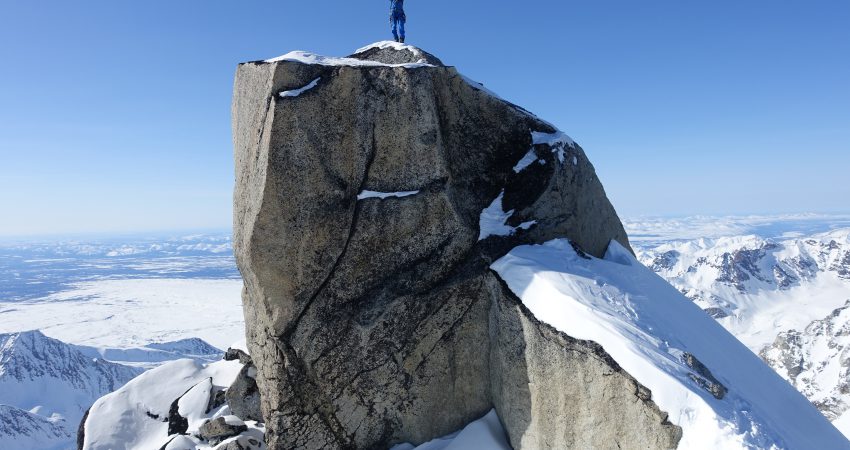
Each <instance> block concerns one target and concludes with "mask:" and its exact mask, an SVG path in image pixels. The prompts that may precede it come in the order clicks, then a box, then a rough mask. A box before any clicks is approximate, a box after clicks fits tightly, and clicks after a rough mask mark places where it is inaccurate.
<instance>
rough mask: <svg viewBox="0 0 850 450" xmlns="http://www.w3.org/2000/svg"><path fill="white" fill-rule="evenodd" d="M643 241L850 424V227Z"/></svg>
mask: <svg viewBox="0 0 850 450" xmlns="http://www.w3.org/2000/svg"><path fill="white" fill-rule="evenodd" d="M635 247H636V251H637V253H638V257H639V259H640V261H641V262H642V263H643V264H644V265H646V266H647V267H649V268H651V269H652V270H653V271H655V272H656V273H657V274H658V275H660V276H662V277H663V278H664V279H666V280H667V281H669V282H670V283H671V284H672V285H673V286H674V287H676V288H677V289H679V290H680V291H681V292H682V293H683V294H685V295H686V296H687V297H688V298H690V299H691V300H693V301H694V302H695V303H697V304H698V305H699V306H700V307H702V308H703V309H704V310H705V311H706V312H707V313H709V314H710V315H711V316H713V317H715V318H716V319H717V320H718V321H719V322H720V323H721V324H722V325H723V326H724V327H726V328H727V329H728V330H729V331H731V332H732V333H733V334H734V335H735V336H736V337H738V338H739V339H740V340H741V341H742V342H743V343H744V344H746V345H747V346H748V347H749V348H750V349H751V350H752V351H753V352H755V353H757V354H759V355H760V356H761V357H762V358H763V359H764V360H765V361H767V362H768V364H770V366H771V367H772V368H773V369H774V370H776V371H777V372H778V373H779V374H780V375H781V376H782V377H783V378H785V379H786V380H788V381H789V382H791V383H792V384H793V385H794V386H795V387H797V389H799V390H800V391H801V392H802V393H803V394H805V395H806V396H807V397H808V398H809V400H811V401H812V402H813V403H814V404H815V405H816V406H817V407H818V409H820V410H821V412H822V413H824V414H825V415H826V416H827V417H828V418H829V419H831V420H833V421H835V423H836V425H838V426H839V428H843V430H844V431H845V433H850V426H848V425H850V413H848V410H850V381H848V380H850V338H849V337H848V336H850V311H849V310H848V309H850V228H846V229H838V230H831V231H826V232H822V233H815V234H811V235H800V233H799V232H788V231H786V232H784V233H781V234H780V235H779V236H776V237H764V236H758V235H753V234H749V235H740V236H725V237H718V238H700V239H684V240H680V239H673V240H668V241H665V240H660V241H658V240H656V241H640V240H637V241H636V246H635Z"/></svg>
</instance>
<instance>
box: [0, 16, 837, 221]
mask: <svg viewBox="0 0 850 450" xmlns="http://www.w3.org/2000/svg"><path fill="white" fill-rule="evenodd" d="M0 6H2V8H0V11H2V13H0V41H2V42H3V44H2V45H0V61H2V70H0V157H2V164H0V192H2V194H0V211H2V217H3V220H0V235H21V234H42V233H71V232H86V231H87V232H130V231H145V230H151V231H153V230H168V229H190V228H225V227H228V226H229V224H230V215H231V206H230V202H231V189H232V183H233V173H232V162H231V152H232V148H231V140H230V99H231V86H232V78H233V74H234V70H235V67H236V64H237V63H238V62H240V61H247V60H256V59H263V58H268V57H272V56H277V55H279V54H282V53H286V52H288V51H290V50H295V49H300V50H310V51H314V52H316V53H322V54H330V55H345V54H348V53H351V51H353V50H354V49H356V48H358V47H360V46H362V45H365V44H368V43H370V42H374V41H378V40H381V39H386V38H387V37H388V36H389V31H388V29H387V17H386V16H387V9H388V2H387V1H383V0H375V1H369V2H367V1H363V0H359V1H350V0H349V1H342V0H325V1H322V2H318V1H301V2H293V1H276V2H269V1H263V2H260V1H244V2H238V3H237V2H232V1H220V0H215V1H213V0H203V1H202V0H180V1H173V0H167V1H166V0H147V1H115V0H86V1H79V2H77V1H74V2H71V1H67V0H61V1H60V0H51V1H41V0H28V1H19V0H0ZM407 12H408V18H409V23H408V34H409V38H408V41H409V42H410V43H413V44H415V45H418V46H420V47H422V48H424V49H426V50H428V51H431V52H432V53H434V54H436V55H438V56H439V57H441V58H442V59H443V61H444V62H446V63H448V64H452V65H456V66H458V68H459V69H460V70H461V71H462V72H464V73H465V74H466V75H468V76H470V77H472V78H474V79H477V80H479V81H482V82H484V83H485V84H486V85H487V86H488V87H489V88H491V89H493V90H494V91H496V92H498V93H500V94H501V95H502V96H503V97H505V98H507V99H510V100H512V101H514V102H516V103H518V104H520V105H523V106H524V107H526V108H527V109H529V110H531V111H533V112H535V113H537V114H538V115H540V116H541V117H543V118H545V119H547V120H549V121H551V122H553V123H555V124H556V125H557V126H559V127H560V128H561V129H563V130H564V131H565V132H567V133H568V134H570V135H571V136H572V137H573V138H575V139H576V140H577V141H578V142H579V143H580V144H581V145H582V146H583V147H584V148H585V150H586V151H587V153H588V155H589V156H590V158H591V160H592V161H593V162H594V164H595V165H596V168H597V171H598V172H599V174H600V177H601V178H602V181H603V183H604V184H605V187H606V190H607V191H608V193H609V195H610V197H611V199H612V201H613V202H614V204H615V206H616V207H617V209H618V211H619V212H620V213H621V215H624V216H635V215H686V214H746V213H780V212H802V211H813V212H847V211H850V205H848V200H847V199H848V198H850V183H848V182H847V179H848V174H849V173H850V170H848V169H849V168H850V25H848V24H850V2H847V1H846V0H830V1H827V0H809V1H783V2H777V1H763V0H747V1H740V0H735V1H732V0H720V1H711V2H708V1H702V2H696V1H681V0H678V1H668V0H662V1H653V0H649V1H644V2H637V1H634V0H620V1H605V0H592V1H591V0H585V1H564V0H551V1H536V2H515V1H491V2H484V1H462V2H461V1H457V0H454V1H450V0H428V1H422V0H408V2H407Z"/></svg>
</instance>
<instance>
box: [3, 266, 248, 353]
mask: <svg viewBox="0 0 850 450" xmlns="http://www.w3.org/2000/svg"><path fill="white" fill-rule="evenodd" d="M241 290H242V280H205V279H138V280H103V281H92V282H84V283H77V284H75V285H74V286H73V288H72V289H70V290H67V291H62V292H59V293H56V294H51V295H49V296H48V297H46V298H43V299H41V300H38V301H28V302H15V303H6V302H0V333H11V332H16V331H23V330H32V329H38V330H41V331H42V332H43V333H44V334H46V335H48V336H50V337H52V338H55V339H59V340H61V341H63V342H67V343H71V344H77V345H85V346H90V347H106V348H134V347H142V346H145V345H147V344H150V343H152V342H169V341H177V340H180V339H187V338H200V339H203V340H204V341H206V342H208V343H210V344H212V345H213V346H215V347H217V348H220V349H227V347H228V346H229V345H230V344H232V343H233V342H234V341H237V340H240V339H243V336H244V333H245V331H244V329H245V328H244V327H245V325H244V320H243V317H242V297H241Z"/></svg>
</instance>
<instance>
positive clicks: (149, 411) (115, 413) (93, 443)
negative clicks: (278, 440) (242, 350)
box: [83, 359, 263, 450]
mask: <svg viewBox="0 0 850 450" xmlns="http://www.w3.org/2000/svg"><path fill="white" fill-rule="evenodd" d="M241 369H242V364H240V362H239V361H219V362H215V363H212V364H208V365H204V364H201V363H199V362H197V361H193V360H188V359H185V360H179V361H173V362H170V363H167V364H164V365H162V366H160V367H157V368H155V369H152V370H149V371H147V372H145V373H144V374H142V375H141V376H139V377H137V378H136V379H134V380H132V381H130V382H129V383H127V385H125V386H124V387H122V388H121V389H119V390H117V391H115V392H113V393H111V394H109V395H107V396H105V397H103V398H101V399H99V400H98V401H97V402H96V403H95V404H94V405H93V406H92V408H91V410H90V412H89V415H88V418H87V420H86V423H85V427H84V431H85V433H84V444H83V448H84V449H85V450H119V449H128V450H129V449H138V450H147V449H158V448H162V447H166V444H169V443H170V442H172V440H177V442H175V443H174V447H173V448H175V449H177V448H179V449H185V448H191V449H192V450H195V449H196V448H197V449H207V448H211V446H210V445H209V443H204V442H202V441H200V440H199V439H198V438H197V436H196V435H197V434H198V430H199V428H200V426H201V425H202V424H203V423H204V422H206V421H208V420H210V419H215V418H218V417H225V418H227V420H228V423H244V424H245V425H246V426H247V428H248V429H247V431H246V433H247V434H245V435H244V436H243V438H248V437H250V438H252V439H255V440H256V441H257V442H261V441H262V435H263V427H262V424H257V423H256V422H248V421H246V422H241V421H239V420H238V419H236V418H233V417H232V416H229V413H230V409H229V407H228V406H227V405H219V406H216V407H210V406H211V404H212V401H213V399H214V397H215V395H214V394H215V392H217V391H220V390H222V389H226V388H228V387H229V386H230V385H231V384H233V382H234V380H235V379H236V377H237V374H238V373H239V371H240V370H241ZM172 405H177V411H173V409H172ZM175 412H179V414H180V415H181V416H182V417H185V418H186V419H187V426H188V428H186V431H185V433H186V435H185V436H178V435H176V434H171V435H170V434H169V418H170V417H173V416H174V413H175ZM231 439H232V440H233V439H238V438H236V437H234V438H231ZM177 444H180V445H177ZM167 448H172V447H171V446H169V447H167ZM245 448H248V447H245ZM251 448H254V447H251ZM255 448H257V449H260V448H263V446H262V444H258V445H257V446H256V447H255Z"/></svg>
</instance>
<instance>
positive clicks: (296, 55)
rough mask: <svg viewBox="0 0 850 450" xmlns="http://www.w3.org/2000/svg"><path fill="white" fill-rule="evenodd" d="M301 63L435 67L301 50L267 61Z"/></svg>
mask: <svg viewBox="0 0 850 450" xmlns="http://www.w3.org/2000/svg"><path fill="white" fill-rule="evenodd" d="M283 61H289V62H299V63H302V64H311V65H320V66H349V67H404V68H407V69H416V68H419V67H434V65H433V64H428V63H426V62H415V63H399V64H388V63H382V62H379V61H372V60H366V59H357V58H351V57H337V56H324V55H317V54H315V53H310V52H305V51H301V50H295V51H291V52H289V53H287V54H285V55H281V56H278V57H276V58H271V59H267V60H266V61H265V62H267V63H276V62H283Z"/></svg>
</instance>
